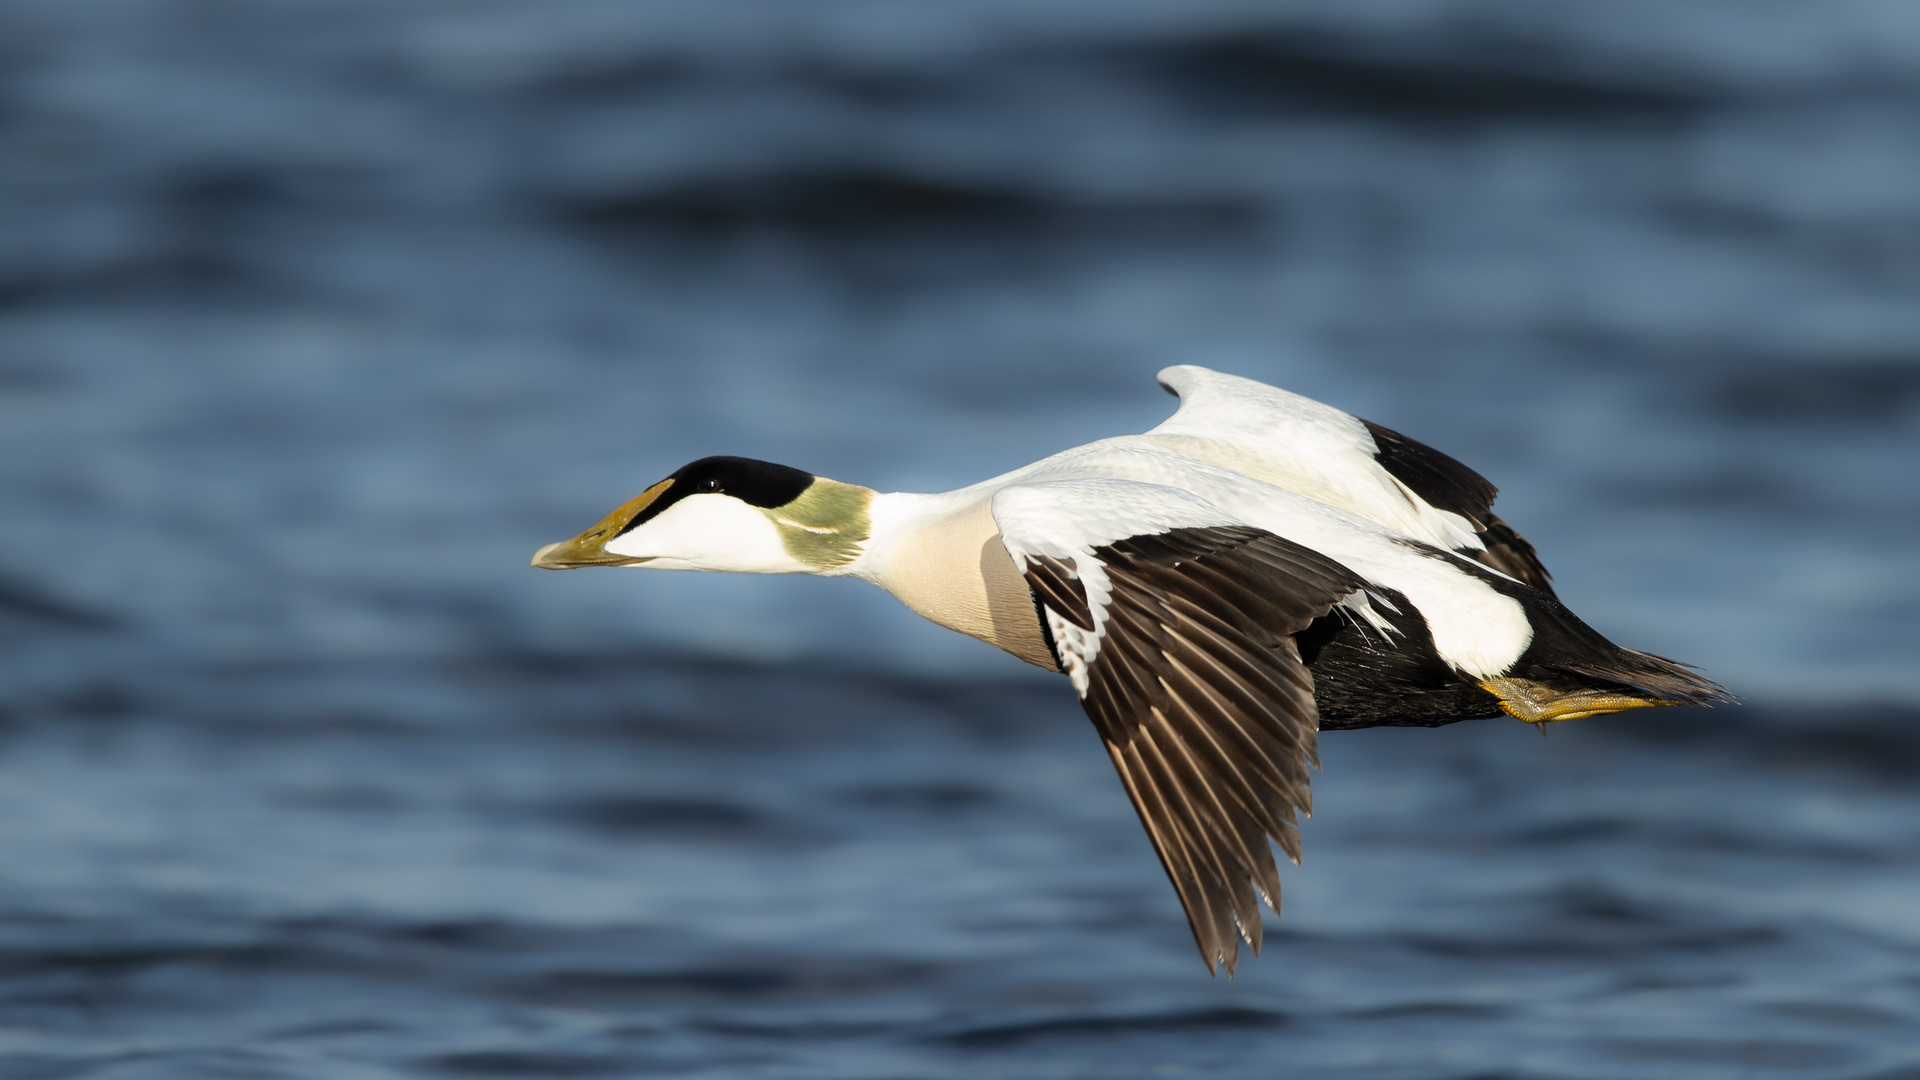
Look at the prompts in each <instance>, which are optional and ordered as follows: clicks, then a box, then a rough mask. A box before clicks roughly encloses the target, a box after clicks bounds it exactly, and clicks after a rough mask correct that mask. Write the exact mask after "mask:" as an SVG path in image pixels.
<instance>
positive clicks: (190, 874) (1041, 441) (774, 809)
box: [0, 0, 1920, 1080]
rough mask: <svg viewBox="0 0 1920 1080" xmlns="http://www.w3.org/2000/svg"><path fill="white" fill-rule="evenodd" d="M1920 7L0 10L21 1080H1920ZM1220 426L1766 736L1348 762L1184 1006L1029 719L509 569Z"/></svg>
mask: <svg viewBox="0 0 1920 1080" xmlns="http://www.w3.org/2000/svg"><path fill="white" fill-rule="evenodd" d="M1916 72H1920V14H1916V10H1915V9H1914V7H1913V6H1912V5H1911V4H1910V3H1908V2H1907V0H1851V2H1839V0H1836V2H1833V3H1827V4H1822V5H1818V6H1816V7H1808V8H1805V9H1804V10H1803V9H1791V8H1781V9H1773V8H1769V9H1766V10H1764V11H1756V9H1754V8H1753V7H1752V5H1748V4H1736V3H1731V2H1728V3H1721V2H1713V0H1690V2H1688V3H1684V4H1671V3H1665V4H1656V3H1638V2H1631V3H1628V2H1623V3H1613V4H1607V5H1542V4H1538V3H1527V2H1522V0H1507V2H1493V0H1487V2H1469V0H1436V2H1434V3H1427V4H1419V5H1414V4H1399V5H1384V4H1383V5H1346V4H1335V3H1331V2H1318V0H1302V2H1297V3H1291V4H1284V5H1281V4H1246V3H1226V2H1215V3H1204V2H1203V3H1195V4H1187V5H1179V6H1172V5H1132V4H1128V3H1104V4H1090V3H1070V2H1065V0H1053V2H1048V3H1033V2H1031V0H1029V2H1025V3H1018V4H1015V3H988V2H978V0H976V2H971V3H945V2H937V3H936V2H929V3H924V4H915V5H890V4H864V3H854V2H850V0H847V2H837V3H835V2H820V3H811V4H804V5H801V4H791V3H785V4H765V5H762V4H750V3H717V2H716V3H707V4H700V5H673V4H663V5H643V4H636V3H632V2H628V0H617V2H616V0H607V2H588V0H583V2H576V3H569V4H559V5H553V4H546V5H541V4H532V3H527V2H524V0H512V2H507V0H503V2H500V3H493V4H486V5H439V4H429V3H426V2H424V0H381V2H378V3H373V2H365V3H361V2H347V0H340V2H333V3H328V4H325V5H296V4H285V5H273V6H266V5H227V4H209V3H198V2H187V0H152V2H147V3H138V4H135V3H112V2H104V0H103V2H98V3H72V2H70V0H15V2H14V3H12V4H11V5H9V6H7V7H6V8H5V9H4V10H0V505H3V506H4V507H5V508H6V509H5V511H4V513H0V1075H3V1076H7V1077H13V1076H19V1077H23V1078H53V1077H88V1078H95V1077H99V1078H112V1080H122V1078H147V1077H166V1078H174V1077H179V1078H192V1080H200V1078H207V1077H224V1076H233V1077H249V1078H251V1077H413V1076H429V1077H431V1076H456V1077H457V1076H496V1077H497V1076H521V1077H540V1078H545V1077H565V1076H652V1075H684V1076H702V1077H707V1076H711V1077H769V1078H773V1077H779V1078H786V1077H822V1078H873V1080H883V1078H905V1077H978V1076H1018V1077H1092V1078H1101V1080H1105V1078H1113V1077H1135V1076H1138V1077H1149V1076H1182V1075H1206V1076H1210V1077H1223V1078H1237V1077H1250V1078H1252V1077H1260V1078H1264V1077H1271V1076H1275V1075H1308V1076H1329V1077H1356V1078H1374V1077H1379V1078H1400V1077H1408V1078H1465V1077H1512V1078H1530V1080H1532V1078H1614V1077H1621V1078H1629V1077H1631V1078H1639V1077H1679V1078H1688V1080H1692V1078H1696V1077H1698V1078H1702V1080H1707V1078H1722V1077H1746V1076H1767V1077H1774V1076H1778V1077H1783V1078H1802V1077H1804V1078H1809V1080H1811V1078H1823V1080H1824V1078H1833V1080H1897V1078H1903V1077H1914V1076H1920V795H1916V790H1920V788H1917V787H1916V781H1920V664H1916V663H1915V657H1916V653H1917V652H1920V614H1916V612H1920V557H1917V556H1916V547H1915V543H1914V540H1913V537H1914V535H1915V533H1916V529H1920V482H1916V481H1915V479H1914V471H1915V463H1916V462H1920V184H1916V183H1915V182H1914V177H1916V176H1920V120H1917V119H1916V117H1920V75H1916ZM1177 362H1198V363H1204V364H1209V365H1211V366H1214V367H1218V368H1221V369H1223V370H1230V371H1234V372H1237V373H1240V374H1245V375H1251V376H1254V377H1258V378H1263V379H1266V380H1268V381H1271V382H1274V383H1277V384H1279V385H1283V386H1287V387H1289V388H1291V389H1295V390H1298V391H1301V392H1304V393H1308V394H1311V395H1313V396H1316V397H1319V398H1322V399H1324V400H1327V401H1329V402H1331V403H1334V404H1336V405H1339V406H1341V407H1343V408H1346V409H1348V410H1350V411H1353V412H1356V413H1358V414H1360V415H1363V416H1366V417H1368V418H1369V419H1372V420H1375V421H1378V422H1380V423H1383V424H1386V425H1388V426H1390V427H1393V428H1396V429H1398V430H1401V431H1404V432H1406V433H1407V434H1409V435H1411V436H1413V437H1415V438H1418V439H1421V440H1423V441H1426V442H1430V443H1432V444H1434V445H1437V446H1439V447H1441V448H1443V449H1445V450H1447V451H1449V452H1450V453H1453V454H1455V455H1456V456H1459V457H1461V458H1462V459H1464V460H1466V461H1468V462H1469V463H1471V464H1473V465H1474V466H1475V467H1476V468H1478V469H1480V470H1481V471H1482V472H1484V473H1486V474H1487V475H1488V476H1489V477H1490V478H1492V479H1493V480H1494V481H1495V482H1496V483H1498V484H1499V485H1500V486H1501V487H1502V489H1503V495H1502V499H1501V503H1500V507H1501V513H1502V515H1503V516H1504V517H1505V518H1506V519H1507V520H1509V521H1510V522H1512V523H1513V524H1515V525H1516V527H1518V528H1519V529H1520V530H1521V532H1522V533H1523V534H1525V535H1526V536H1528V537H1529V538H1530V539H1531V540H1533V541H1534V542H1536V543H1537V544H1538V545H1539V547H1540V549H1541V551H1542V553H1543V555H1544V557H1545V559H1546V562H1547V565H1548V566H1549V567H1550V568H1551V569H1553V570H1554V572H1555V573H1556V575H1557V583H1558V585H1559V586H1560V589H1561V593H1562V595H1563V597H1564V598H1566V599H1567V601H1568V602H1569V604H1570V605H1571V606H1572V607H1573V608H1574V609H1575V610H1576V611H1579V612H1580V613H1581V614H1582V615H1583V616H1584V617H1585V618H1586V619H1587V620H1588V621H1589V622H1591V623H1593V624H1594V625H1595V626H1596V627H1598V628H1599V629H1601V630H1602V631H1603V632H1605V633H1607V634H1608V635H1609V636H1611V637H1613V638H1615V639H1616V640H1619V641H1621V642H1622V643H1624V644H1628V645H1631V646H1634V647H1637V648H1642V649H1648V650H1651V651H1655V652H1660V653H1663V654H1667V655H1673V656H1677V657H1680V658H1683V659H1686V660H1690V661H1692V662H1695V663H1697V664H1699V665H1701V666H1702V667H1703V668H1704V669H1705V670H1706V672H1707V673H1708V674H1710V675H1711V676H1713V677H1714V678H1716V679H1719V680H1720V681H1722V682H1724V683H1726V684H1727V685H1728V686H1729V687H1730V688H1732V689H1733V690H1734V691H1736V692H1737V693H1739V694H1741V695H1742V696H1743V697H1744V698H1745V699H1747V701H1748V702H1750V704H1749V705H1747V706H1744V707H1741V708H1737V709H1718V710H1712V711H1696V712H1682V711H1680V710H1673V711H1670V712H1669V711H1662V712H1661V714H1660V715H1654V716H1622V717H1616V718H1603V719H1596V720H1592V721H1586V722H1574V723H1569V724H1566V725H1563V726H1561V727H1558V728H1555V729H1554V730H1552V731H1551V732H1550V734H1549V736H1548V737H1546V738H1541V737H1539V736H1538V735H1536V734H1534V733H1533V732H1532V731H1531V730H1527V729H1525V728H1523V727H1522V726H1521V725H1519V724H1517V723H1511V722H1505V721H1499V722H1496V721H1484V722H1477V723H1470V724H1463V725H1457V726H1454V727H1450V728H1445V729H1440V730H1435V731H1391V730H1388V731H1365V732H1340V733H1332V734H1329V735H1328V736H1327V737H1326V739H1325V740H1324V741H1323V744H1322V747H1321V753H1322V757H1323V759H1324V763H1325V769H1324V771H1323V772H1322V773H1321V774H1320V776H1319V777H1318V778H1317V780H1316V785H1315V794H1316V799H1315V806H1316V817H1315V819H1314V820H1313V821H1312V822H1310V823H1308V824H1307V826H1306V829H1305V843H1306V850H1307V858H1306V863H1305V865H1304V866H1302V867H1300V868H1298V869H1289V870H1288V871H1287V872H1286V873H1284V874H1283V878H1284V880H1285V884H1286V888H1287V895H1286V904H1285V916H1284V918H1281V919H1279V920H1277V921H1275V922H1273V923H1272V924H1271V925H1270V928H1269V935H1268V944H1267V946H1266V949H1265V950H1264V955H1262V956H1261V957H1259V958H1257V959H1254V958H1248V957H1243V958H1242V962H1241V964H1240V967H1239V974H1238V977H1237V978H1236V979H1235V980H1232V981H1228V980H1226V979H1225V978H1224V977H1223V978H1217V979H1209V978H1208V977H1207V976H1206V975H1205V974H1204V972H1203V970H1202V968H1201V965H1200V964H1199V963H1198V962H1197V961H1196V956H1195V954H1194V950H1193V947H1192V944H1191V940H1190V938H1189V937H1188V934H1187V930H1186V927H1185V924H1184V920H1183V919H1182V918H1181V915H1180V912H1179V908H1178V904H1177V902H1176V900H1175V899H1174V896H1173V893H1172V890H1171V888H1170V887H1168V885H1167V883H1166V881H1165V879H1164V877H1163V876H1162V874H1161V872H1160V870H1159V868H1158V866H1157V864H1156V863H1155V862H1154V859H1153V856H1152V854H1151V851H1150V849H1149V848H1148V846H1147V844H1146V842H1145V838H1144V836H1143V834H1142V833H1141V831H1140V828H1139V825H1138V823H1137V822H1136V821H1135V819H1134V818H1133V815H1132V811H1131V809H1130V808H1129V807H1128V805H1127V803H1126V800H1125V798H1124V797H1123V795H1122V793H1121V792H1120V790H1119V786H1118V784H1117V783H1116V782H1115V779H1114V777H1113V776H1112V774H1111V768H1110V766H1109V765H1108V764H1107V762H1106V760H1105V755H1104V754H1103V753H1102V752H1101V750H1100V748H1099V745H1098V740H1097V738H1096V737H1095V736H1094V734H1093V732H1092V730H1091V728H1090V726H1089V725H1088V724H1087V723H1086V721H1085V719H1084V718H1083V717H1082V716H1081V715H1080V713H1079V710H1078V708H1077V706H1076V704H1075V703H1074V701H1073V700H1072V697H1071V694H1070V691H1069V690H1068V689H1067V688H1066V686H1065V685H1064V683H1063V682H1061V681H1060V680H1058V679H1057V677H1048V676H1045V675H1043V674H1041V673H1038V672H1035V671H1032V670H1030V669H1025V668H1023V667H1022V666H1021V665H1019V664H1018V663H1017V662H1015V661H1013V660H1011V659H1009V658H1007V657H1005V656H1003V655H1001V654H999V653H998V652H996V651H995V650H992V649H989V648H987V647H985V646H982V645H979V644H978V643H975V642H971V641H968V640H966V639H964V638H961V637H958V636H957V635H952V634H950V633H948V632H946V631H943V630H940V629H939V628H937V627H934V626H932V625H931V624H926V623H922V622H920V621H918V620H917V619H915V617H913V616H912V615H911V614H910V613H908V612H906V611H905V610H904V609H903V608H901V607H899V605H898V604H897V603H895V602H894V601H893V600H891V599H890V598H888V597H886V596H884V595H883V594H880V593H879V592H877V591H875V590H871V589H868V588H867V587H865V586H862V585H859V584H856V583H851V582H843V581H826V580H817V579H795V580H784V579H752V578H725V577H718V576H707V575H674V574H641V573H619V574H616V573H612V572H604V573H602V572H588V573H576V574H539V573H535V572H533V571H531V570H529V569H527V567H526V560H527V558H528V557H529V556H530V554H531V552H532V551H533V549H534V548H535V547H537V546H538V545H539V544H541V543H544V542H547V541H550V540H554V539H559V538H562V537H564V536H568V535H571V534H573V533H574V532H577V531H578V530H579V529H580V528H583V527H585V526H586V525H588V524H590V523H591V522H592V521H594V520H595V519H597V518H598V517H599V515H600V514H602V513H603V512H604V511H605V510H606V509H608V508H610V507H611V506H613V505H615V504H617V503H618V502H619V501H621V500H623V499H625V498H627V497H628V496H630V495H631V494H632V493H633V492H634V491H637V490H638V489H639V488H640V487H642V486H644V485H646V484H648V483H651V482H652V481H654V480H657V479H658V478H659V477H660V476H663V475H665V474H666V473H667V472H669V471H671V470H672V469H674V468H676V467H678V466H679V465H681V464H683V463H684V462H686V461H688V460H691V459H693V458H695V457H699V456H703V455H706V454H712V453H735V454H745V455H751V456H756V457H763V458H767V459H771V460H774V461H780V462H784V463H788V464H792V465H796V466H799V467H802V468H806V469H809V470H811V471H815V472H818V473H822V474H824V475H829V476H833V477H836V478H839V479H843V480H847V481H851V482H857V483H863V484H868V485H871V486H875V487H879V488H883V489H896V488H905V489H919V490H930V489H939V488H943V487H951V486H956V485H958V484H961V483H965V482H969V481H971V480H974V479H978V478H981V477H983V476H986V475H989V474H991V473H993V472H996V471H1000V470H1003V469H1006V468H1010V467H1013V466H1016V465H1019V464H1022V463H1025V462H1026V461H1029V460H1032V459H1033V458H1035V457H1038V456H1040V455H1042V454H1045V453H1048V452H1051V451H1053V450H1057V449H1060V448H1063V447H1066V446H1070V445H1074V444H1076V443H1079V442H1084V441H1086V440H1088V439H1092V438H1097V437H1100V436H1104V435H1109V434H1116V433H1121V432H1127V431H1138V430H1142V429H1144V428H1146V427H1149V426H1151V425H1152V424H1154V423H1156V422H1158V421H1159V420H1160V419H1161V418H1162V417H1163V416H1164V415H1165V414H1166V412H1167V410H1168V409H1169V408H1170V407H1171V405H1172V402H1171V399H1169V398H1167V397H1165V396H1164V395H1163V394H1161V393H1160V392H1159V391H1158V390H1157V389H1156V388H1155V387H1154V386H1153V382H1152V374H1153V372H1154V371H1155V370H1156V369H1157V368H1159V367H1161V366H1163V365H1166V364H1170V363H1177Z"/></svg>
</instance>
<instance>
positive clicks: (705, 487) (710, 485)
mask: <svg viewBox="0 0 1920 1080" xmlns="http://www.w3.org/2000/svg"><path fill="white" fill-rule="evenodd" d="M700 490H701V491H719V490H720V481H718V480H712V479H708V480H702V481H700Z"/></svg>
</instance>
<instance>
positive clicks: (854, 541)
mask: <svg viewBox="0 0 1920 1080" xmlns="http://www.w3.org/2000/svg"><path fill="white" fill-rule="evenodd" d="M873 495H874V492H873V489H872V488H864V487H861V486H859V485H858V484H843V483H840V482H839V481H838V480H828V479H827V478H825V477H817V478H815V479H814V481H813V485H812V486H811V487H809V488H807V490H806V491H804V492H801V494H800V497H799V498H797V499H795V500H793V501H792V502H790V503H788V504H787V505H785V506H780V507H775V508H774V509H772V510H762V511H760V512H761V513H763V514H765V515H767V517H769V518H771V519H772V520H773V524H774V527H775V528H778V529H779V530H780V540H781V542H782V543H783V544H785V545H786V548H787V554H789V555H792V556H793V557H794V558H796V559H798V560H800V561H801V562H803V563H806V564H807V565H808V566H815V567H818V568H820V569H822V570H837V569H839V568H840V567H842V566H845V565H847V564H848V563H850V562H852V561H853V560H855V559H857V558H859V557H860V546H861V545H862V544H865V543H866V542H867V535H868V532H869V530H870V529H871V522H870V520H869V519H868V517H867V507H868V506H870V505H871V504H872V503H873Z"/></svg>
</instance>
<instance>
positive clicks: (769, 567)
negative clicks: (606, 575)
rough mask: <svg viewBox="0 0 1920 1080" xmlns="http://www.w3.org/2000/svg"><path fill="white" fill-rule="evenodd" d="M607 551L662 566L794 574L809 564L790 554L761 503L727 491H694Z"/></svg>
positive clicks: (608, 545) (613, 542) (614, 543)
mask: <svg viewBox="0 0 1920 1080" xmlns="http://www.w3.org/2000/svg"><path fill="white" fill-rule="evenodd" d="M606 549H607V551H609V552H611V553H612V554H615V555H629V556H633V557H635V558H644V559H648V560H651V561H649V562H646V563H642V564H641V565H642V566H646V567H651V568H653V569H657V570H728V571H732V572H734V573H742V574H791V573H800V572H804V571H806V570H808V569H809V568H808V567H807V566H805V565H804V564H802V563H800V562H799V561H798V560H796V559H795V558H794V557H793V556H791V555H789V554H787V549H786V545H785V544H783V543H781V542H780V531H779V530H778V529H776V528H775V527H774V524H773V522H771V521H769V520H768V519H767V516H766V515H765V514H763V513H761V512H760V511H759V510H758V509H755V508H754V507H751V506H748V505H747V504H746V503H743V502H741V501H740V500H739V499H735V498H732V497H730V496H726V495H689V496H687V497H686V498H684V499H681V500H680V501H679V502H677V503H674V504H673V505H672V506H670V507H668V508H667V509H666V510H664V511H662V512H661V514H660V516H659V517H657V518H654V519H653V520H652V521H649V522H647V523H646V524H645V525H642V526H640V527H639V528H637V529H635V530H633V531H632V532H630V533H627V534H626V535H624V536H620V537H616V538H615V539H613V540H611V541H609V542H608V543H607V548H606Z"/></svg>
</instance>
